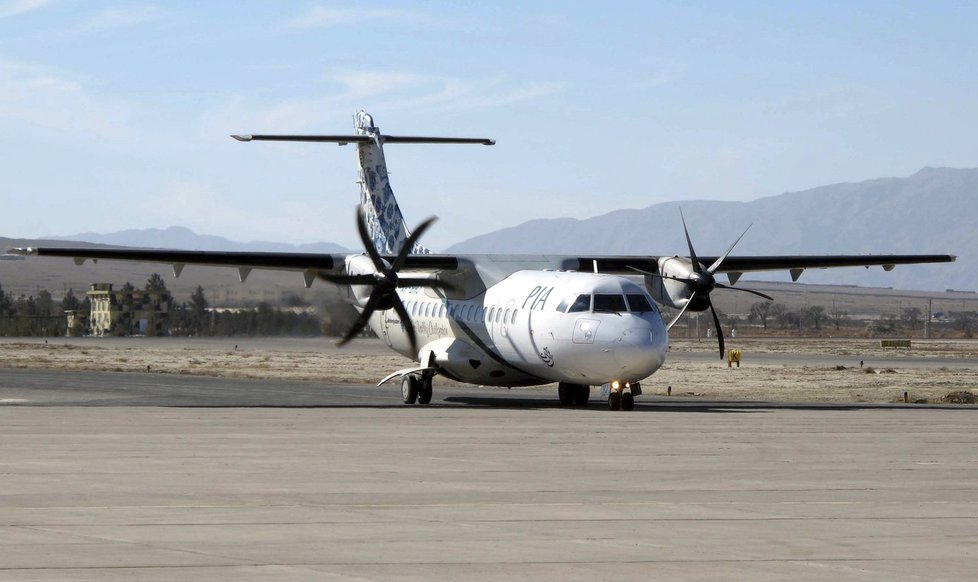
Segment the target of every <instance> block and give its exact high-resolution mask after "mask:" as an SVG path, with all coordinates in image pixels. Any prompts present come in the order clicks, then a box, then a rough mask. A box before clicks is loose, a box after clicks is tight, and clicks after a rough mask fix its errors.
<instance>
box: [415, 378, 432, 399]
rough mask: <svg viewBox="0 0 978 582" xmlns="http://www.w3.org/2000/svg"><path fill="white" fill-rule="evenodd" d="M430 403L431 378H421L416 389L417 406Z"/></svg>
mask: <svg viewBox="0 0 978 582" xmlns="http://www.w3.org/2000/svg"><path fill="white" fill-rule="evenodd" d="M430 403H431V378H422V379H421V387H420V388H419V389H418V404H430Z"/></svg>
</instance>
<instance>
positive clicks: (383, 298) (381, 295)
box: [319, 206, 454, 352]
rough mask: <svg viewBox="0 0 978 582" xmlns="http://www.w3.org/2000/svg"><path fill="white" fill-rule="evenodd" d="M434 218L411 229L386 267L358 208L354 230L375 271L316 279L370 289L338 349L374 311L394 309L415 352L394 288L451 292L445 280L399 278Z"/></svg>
mask: <svg viewBox="0 0 978 582" xmlns="http://www.w3.org/2000/svg"><path fill="white" fill-rule="evenodd" d="M435 220H436V218H435V217H434V216H432V217H431V218H429V219H428V220H425V221H424V222H422V223H421V224H419V225H418V228H416V229H414V232H412V233H411V236H409V237H408V239H407V240H406V241H405V242H404V245H403V246H402V247H401V251H400V252H399V253H398V254H397V256H396V257H394V261H393V262H391V263H390V264H389V265H388V264H387V262H386V261H384V259H383V258H382V257H381V256H380V253H378V252H377V249H376V248H375V247H374V245H373V242H372V241H371V239H370V233H369V232H368V230H367V223H366V219H365V218H364V215H363V209H362V208H361V207H359V206H358V207H357V231H358V232H359V234H360V240H361V241H363V246H364V248H365V249H366V251H367V255H368V256H369V257H370V261H371V262H372V263H373V264H374V268H375V269H376V271H375V272H373V273H364V274H359V275H331V274H327V273H321V274H320V275H319V276H320V277H322V278H323V279H325V280H327V281H330V282H332V283H336V284H338V285H365V286H369V287H373V290H372V291H371V292H370V297H369V298H368V299H367V303H366V305H364V307H363V311H361V312H360V316H359V317H357V320H356V322H354V324H353V326H351V327H350V329H349V330H348V331H347V332H346V334H345V335H344V336H343V338H342V339H341V340H340V341H339V342H338V343H337V345H339V346H343V345H345V344H346V343H348V342H349V341H350V340H352V339H353V338H354V337H356V336H357V334H359V333H360V332H361V331H362V330H363V328H364V327H366V325H367V323H368V322H369V321H370V316H371V315H373V314H374V312H375V311H386V310H388V309H393V310H394V311H395V312H396V313H397V315H398V316H399V317H400V318H401V323H402V324H403V325H404V330H405V331H406V332H407V335H408V341H410V342H411V351H412V352H417V351H418V346H417V341H418V340H417V335H416V334H415V331H414V324H412V323H411V317H410V315H409V314H408V311H407V308H406V307H404V303H403V302H402V301H401V298H400V297H399V296H398V294H397V289H398V288H400V287H429V288H433V289H445V290H449V291H451V290H452V289H454V286H452V285H451V284H449V283H446V282H444V281H439V280H437V279H429V278H426V277H401V276H399V275H398V271H400V270H401V268H402V267H404V264H405V263H406V262H407V258H408V255H409V254H410V253H411V249H413V248H414V245H415V243H417V242H418V240H419V239H420V238H421V235H423V234H424V232H425V231H426V230H428V227H430V226H431V225H432V223H434V222H435Z"/></svg>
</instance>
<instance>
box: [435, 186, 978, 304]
mask: <svg viewBox="0 0 978 582" xmlns="http://www.w3.org/2000/svg"><path fill="white" fill-rule="evenodd" d="M680 208H681V209H682V212H683V214H684V215H685V218H686V223H687V224H688V226H689V233H690V237H691V238H692V240H693V244H694V248H695V250H696V252H697V254H700V255H719V254H721V253H723V251H724V250H726V248H727V247H728V246H730V244H731V243H732V242H733V241H734V240H736V239H737V237H738V236H739V235H740V234H741V233H742V232H743V231H744V229H745V228H747V227H748V225H751V228H750V230H749V232H748V233H747V235H746V236H745V237H744V238H743V240H742V241H741V242H740V243H739V244H738V245H737V248H736V250H735V251H734V253H733V254H734V255H764V254H774V255H784V254H890V253H895V254H904V253H942V254H945V253H947V254H954V255H957V256H958V259H957V261H956V262H955V263H951V264H938V265H914V266H900V267H897V268H896V270H894V271H892V272H889V273H888V272H884V271H882V269H879V268H874V269H871V270H865V269H859V268H853V269H833V270H831V271H808V272H806V273H804V274H803V275H802V281H803V282H808V283H838V284H854V285H867V286H881V287H889V286H892V287H897V288H901V289H927V290H945V289H950V288H953V289H958V290H973V289H978V229H976V228H975V227H976V221H978V169H954V168H924V169H922V170H920V171H919V172H917V173H916V174H914V175H912V176H910V177H907V178H880V179H876V180H868V181H865V182H859V183H845V184H833V185H830V186H822V187H819V188H813V189H811V190H805V191H801V192H788V193H785V194H781V195H778V196H770V197H766V198H760V199H757V200H753V201H751V202H720V201H709V200H693V201H683V202H665V203H661V204H655V205H652V206H649V207H647V208H641V209H629V210H614V211H611V212H609V213H607V214H602V215H600V216H595V217H592V218H588V219H585V220H577V219H573V218H554V219H540V220H531V221H528V222H524V223H522V224H519V225H517V226H513V227H510V228H504V229H501V230H497V231H495V232H490V233H487V234H483V235H480V236H477V237H474V238H471V239H468V240H465V241H462V242H460V243H457V244H455V245H453V246H451V247H449V248H448V249H446V252H450V253H501V254H508V253H537V254H549V253H554V254H558V253H559V254H576V253H583V254H620V255H631V254H651V255H662V254H678V255H688V254H689V251H688V250H687V246H686V239H685V237H684V235H683V225H682V222H681V218H680ZM744 278H745V279H751V278H753V279H768V280H771V279H773V280H786V279H787V278H788V275H787V274H786V273H772V274H756V273H755V274H748V275H745V276H744Z"/></svg>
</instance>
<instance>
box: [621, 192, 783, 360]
mask: <svg viewBox="0 0 978 582" xmlns="http://www.w3.org/2000/svg"><path fill="white" fill-rule="evenodd" d="M679 216H680V218H681V219H682V221H683V232H685V234H686V245H687V246H688V247H689V259H690V261H691V262H692V263H693V272H692V273H690V274H689V276H688V277H673V276H670V275H662V274H659V273H651V272H649V271H643V270H642V269H638V268H636V267H629V268H630V269H631V270H633V271H637V272H639V273H642V274H643V275H648V276H650V277H658V278H660V279H670V280H672V281H679V282H681V283H685V284H686V285H687V286H688V287H689V290H690V294H689V299H688V300H687V301H686V305H684V306H683V308H682V310H680V312H679V315H677V316H676V317H675V319H673V320H672V322H670V323H669V328H670V329H671V328H672V326H674V325H675V324H676V322H677V321H679V318H681V317H682V316H683V314H684V313H686V309H688V308H689V306H690V305H691V304H692V303H693V299H694V298H695V297H697V296H700V295H705V296H706V304H707V305H708V306H709V307H710V313H711V314H712V315H713V324H714V325H715V326H716V329H717V340H718V341H719V343H720V359H721V360H722V359H723V353H724V339H723V328H722V327H720V318H719V317H717V311H716V309H714V307H713V301H711V300H710V293H712V292H713V290H714V289H731V290H733V291H743V292H744V293H751V294H752V295H757V296H758V297H763V298H764V299H767V300H768V301H774V298H773V297H771V296H769V295H765V294H764V293H761V292H760V291H754V290H753V289H743V288H740V287H733V286H730V285H724V284H723V283H718V282H717V280H716V277H715V276H714V274H715V273H716V271H717V269H719V268H720V265H721V264H723V261H724V260H725V259H726V258H727V255H729V254H730V253H731V251H733V250H734V247H735V246H737V243H739V242H740V239H742V238H744V235H745V234H747V231H748V230H750V226H748V227H747V228H746V229H744V232H743V233H741V235H740V236H738V237H737V240H735V241H734V242H733V244H731V245H730V247H729V248H728V249H727V251H726V252H725V253H723V254H722V255H720V257H718V258H717V260H715V261H713V264H712V265H710V266H709V267H707V268H705V269H704V268H703V265H702V264H701V263H700V262H699V259H697V258H696V251H695V250H694V249H693V240H692V239H691V238H690V237H689V229H688V228H687V227H686V217H685V216H683V211H682V209H681V208H680V209H679Z"/></svg>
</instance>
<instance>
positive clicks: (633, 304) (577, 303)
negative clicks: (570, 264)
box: [557, 293, 657, 313]
mask: <svg viewBox="0 0 978 582" xmlns="http://www.w3.org/2000/svg"><path fill="white" fill-rule="evenodd" d="M592 298H593V305H592ZM557 311H559V312H561V313H582V312H587V311H594V313H628V312H632V313H649V312H656V311H657V310H656V308H655V305H654V304H653V303H652V302H651V301H649V298H648V296H646V295H645V294H644V293H626V294H625V295H619V294H618V293H595V294H594V295H593V296H592V295H578V296H577V297H576V298H574V297H568V298H566V299H564V300H563V301H561V302H560V304H559V305H558V306H557Z"/></svg>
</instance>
